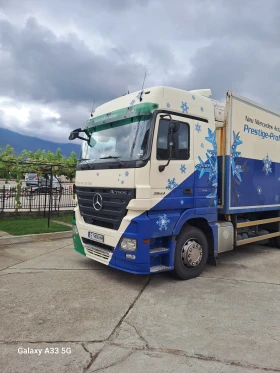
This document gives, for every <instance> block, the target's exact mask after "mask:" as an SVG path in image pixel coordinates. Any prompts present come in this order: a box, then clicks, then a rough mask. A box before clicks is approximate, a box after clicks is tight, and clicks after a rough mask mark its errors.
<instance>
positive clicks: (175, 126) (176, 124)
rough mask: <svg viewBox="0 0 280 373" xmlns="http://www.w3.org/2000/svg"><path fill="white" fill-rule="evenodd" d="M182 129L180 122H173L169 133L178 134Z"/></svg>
mask: <svg viewBox="0 0 280 373" xmlns="http://www.w3.org/2000/svg"><path fill="white" fill-rule="evenodd" d="M179 129H180V123H179V122H173V121H171V122H170V124H169V133H172V132H173V133H174V132H178V131H179Z"/></svg>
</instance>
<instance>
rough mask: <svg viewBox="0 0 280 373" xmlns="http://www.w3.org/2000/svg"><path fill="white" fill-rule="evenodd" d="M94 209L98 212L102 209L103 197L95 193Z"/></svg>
mask: <svg viewBox="0 0 280 373" xmlns="http://www.w3.org/2000/svg"><path fill="white" fill-rule="evenodd" d="M93 207H94V209H95V210H96V211H99V210H101V209H102V197H101V195H100V194H99V193H95V195H94V196H93Z"/></svg>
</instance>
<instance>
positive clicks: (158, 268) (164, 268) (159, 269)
mask: <svg viewBox="0 0 280 373" xmlns="http://www.w3.org/2000/svg"><path fill="white" fill-rule="evenodd" d="M172 269H173V268H172V267H167V266H164V265H157V266H153V267H151V268H150V272H151V273H156V272H162V271H171V270H172Z"/></svg>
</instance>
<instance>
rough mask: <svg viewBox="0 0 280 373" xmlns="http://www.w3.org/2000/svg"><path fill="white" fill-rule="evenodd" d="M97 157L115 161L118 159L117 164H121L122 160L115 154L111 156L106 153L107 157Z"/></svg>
mask: <svg viewBox="0 0 280 373" xmlns="http://www.w3.org/2000/svg"><path fill="white" fill-rule="evenodd" d="M99 159H115V161H118V162H119V164H121V165H123V163H122V161H120V157H117V156H115V157H114V156H113V155H108V157H101V158H99Z"/></svg>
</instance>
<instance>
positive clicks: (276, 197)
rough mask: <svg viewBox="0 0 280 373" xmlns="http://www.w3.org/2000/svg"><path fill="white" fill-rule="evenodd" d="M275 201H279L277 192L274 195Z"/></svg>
mask: <svg viewBox="0 0 280 373" xmlns="http://www.w3.org/2000/svg"><path fill="white" fill-rule="evenodd" d="M275 202H276V203H278V202H279V196H278V194H276V196H275Z"/></svg>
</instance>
